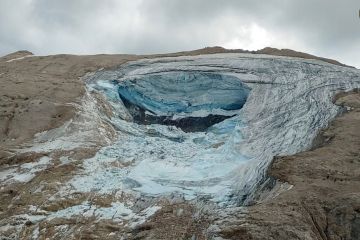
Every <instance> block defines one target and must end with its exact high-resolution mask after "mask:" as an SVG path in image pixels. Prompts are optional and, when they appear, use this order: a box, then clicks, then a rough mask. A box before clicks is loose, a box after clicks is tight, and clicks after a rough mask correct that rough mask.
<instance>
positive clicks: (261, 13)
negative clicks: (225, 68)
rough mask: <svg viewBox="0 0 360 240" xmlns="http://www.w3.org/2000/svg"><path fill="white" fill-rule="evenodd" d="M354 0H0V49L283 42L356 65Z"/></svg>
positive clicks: (148, 48) (358, 37) (358, 31)
mask: <svg viewBox="0 0 360 240" xmlns="http://www.w3.org/2000/svg"><path fill="white" fill-rule="evenodd" d="M359 8H360V3H359V1H358V0H347V1H338V0H303V1H298V0H272V1H254V0H227V1H217V0H172V1H169V0H128V1H119V0H102V1H96V0H77V1H73V0H62V1H55V0H19V1H13V0H2V1H0V54H1V55H2V54H5V53H8V52H12V51H16V50H19V49H27V50H30V51H33V52H34V53H36V54H54V53H74V54H93V53H138V54H139V53H163V52H173V51H180V50H191V49H197V48H202V47H205V46H213V45H222V46H225V47H228V48H244V49H251V50H254V49H259V48H263V47H266V46H273V47H278V48H291V49H295V50H299V51H305V52H309V53H313V54H316V55H320V56H324V57H330V58H334V59H337V60H340V61H342V62H344V63H346V64H350V65H355V66H357V67H360V57H358V56H357V55H358V54H356V53H359V52H360V18H359V17H358V10H359Z"/></svg>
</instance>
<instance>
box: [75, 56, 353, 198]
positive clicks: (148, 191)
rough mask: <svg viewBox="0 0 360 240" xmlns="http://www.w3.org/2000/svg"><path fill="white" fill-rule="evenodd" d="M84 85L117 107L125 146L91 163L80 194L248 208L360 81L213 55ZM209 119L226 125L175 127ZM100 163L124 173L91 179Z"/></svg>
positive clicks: (127, 70) (293, 65)
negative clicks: (276, 161)
mask: <svg viewBox="0 0 360 240" xmlns="http://www.w3.org/2000/svg"><path fill="white" fill-rule="evenodd" d="M87 83H88V86H89V88H90V89H91V90H94V91H99V92H102V93H104V94H105V95H106V96H107V98H108V100H109V102H110V103H111V105H112V106H113V109H114V113H115V114H116V117H114V118H113V119H111V121H112V123H113V125H114V126H116V128H117V131H118V135H119V138H118V140H117V141H116V142H115V143H114V144H113V145H111V146H109V147H106V148H103V149H102V150H101V151H100V152H99V153H98V154H97V155H96V156H95V158H93V159H90V160H89V161H88V163H87V164H88V165H87V168H88V171H90V172H91V171H93V174H96V175H97V177H92V178H88V179H87V178H84V179H77V180H76V181H74V186H75V187H76V186H77V187H78V188H79V189H83V190H84V189H85V190H86V189H87V188H89V190H90V189H93V188H94V186H95V187H97V188H99V189H101V190H102V191H111V190H112V189H114V188H121V189H124V190H127V191H135V192H140V193H141V194H145V195H152V196H153V195H166V194H172V193H179V194H183V195H184V197H185V198H188V199H191V198H195V197H199V196H207V197H209V198H211V199H214V200H216V201H229V200H234V201H236V202H244V201H246V199H248V198H249V196H250V195H251V193H252V192H253V191H254V188H255V187H256V186H258V184H259V183H261V182H262V181H263V179H264V175H265V170H266V168H267V166H268V164H269V163H270V161H271V159H272V158H273V157H274V156H275V155H288V154H294V153H296V152H299V151H303V150H306V149H308V148H309V147H311V144H312V141H313V139H314V137H315V136H316V134H317V132H318V130H319V129H321V128H324V127H326V125H327V124H328V122H329V120H331V119H332V118H334V117H335V116H336V114H338V113H339V111H340V110H341V108H340V107H338V106H335V105H334V104H333V103H332V98H333V96H334V94H335V93H336V92H339V91H347V90H351V89H353V88H359V87H360V72H359V70H357V69H351V68H346V67H341V66H336V65H331V64H328V63H323V62H320V61H316V60H304V59H297V58H286V57H274V56H265V55H251V54H214V55H202V56H191V57H190V56H187V57H176V58H158V59H151V60H140V61H135V62H130V63H128V64H125V65H122V66H121V67H120V68H119V69H116V70H111V71H99V72H97V73H96V74H94V75H93V76H92V77H91V78H89V79H88V80H87ZM209 116H218V117H219V116H221V118H218V119H217V120H218V121H214V122H212V123H211V124H207V125H204V127H203V128H201V129H197V130H198V131H183V130H184V129H182V125H181V124H180V125H179V124H177V123H179V121H180V120H179V119H192V120H193V118H196V119H197V120H199V119H202V120H201V121H200V122H199V121H192V120H191V121H190V120H187V121H185V122H186V124H187V125H194V124H195V125H199V124H203V123H204V121H203V120H204V119H206V121H205V122H207V120H208V119H209V118H208V117H209ZM136 119H138V121H135V120H136ZM139 119H140V120H141V121H140V120H139ZM154 119H155V120H154ZM174 121H175V122H174ZM183 121H184V120H183ZM167 123H171V124H167ZM168 125H173V126H168ZM99 161H103V162H104V161H105V162H106V161H119V162H121V164H122V165H123V166H125V165H126V167H122V168H119V169H118V170H117V171H115V172H112V173H109V172H108V171H106V168H103V169H101V168H100V169H99V168H97V169H96V171H95V170H94V169H92V167H91V166H93V164H97V163H98V162H99Z"/></svg>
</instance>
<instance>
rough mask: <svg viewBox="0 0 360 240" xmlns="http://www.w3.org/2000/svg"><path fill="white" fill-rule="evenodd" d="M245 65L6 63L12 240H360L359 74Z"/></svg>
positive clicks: (215, 57)
mask: <svg viewBox="0 0 360 240" xmlns="http://www.w3.org/2000/svg"><path fill="white" fill-rule="evenodd" d="M261 51H262V52H261ZM269 51H270V52H269ZM219 52H221V54H219ZM239 52H243V51H242V50H225V49H222V48H218V47H217V48H205V49H202V50H197V51H193V52H182V53H175V54H169V55H153V56H134V55H96V56H72V55H55V56H45V57H38V56H33V55H32V54H31V53H29V52H26V51H22V52H17V53H15V54H11V55H8V56H5V57H3V58H0V84H1V89H2V90H1V103H2V104H1V126H0V127H1V129H2V131H1V135H0V137H1V142H2V144H1V149H0V151H1V156H0V157H1V168H0V185H1V206H0V207H1V209H0V210H1V213H0V214H1V221H0V232H1V234H2V235H1V236H4V237H3V238H4V239H8V238H10V239H18V238H20V239H31V238H33V239H37V238H40V239H41V238H43V239H45V238H50V239H64V238H66V239H81V238H84V239H97V238H101V239H119V238H120V237H122V238H123V239H139V238H144V239H194V238H195V239H222V238H223V239H341V238H342V239H356V238H357V237H358V236H359V232H358V229H359V226H358V225H359V224H358V223H359V216H358V205H359V202H358V201H357V199H359V198H358V197H357V195H358V194H359V189H358V187H357V186H358V184H357V183H358V182H357V181H358V180H359V179H358V175H359V173H358V171H357V169H358V166H357V164H358V162H359V161H358V160H359V152H360V151H359V150H360V149H359V139H358V138H359V136H360V133H359V131H358V130H359V129H360V128H359V126H358V122H359V121H358V120H359V119H358V117H359V116H358V107H359V106H358V104H359V94H358V93H357V92H351V93H349V94H346V95H337V96H339V97H338V99H337V100H336V103H337V104H338V105H341V106H338V105H334V104H333V98H334V96H335V95H336V94H337V93H340V92H344V91H351V90H353V89H356V88H359V86H360V72H359V70H357V69H353V68H349V67H345V66H339V65H341V64H339V63H337V62H335V61H332V60H326V59H321V58H317V57H314V56H311V55H307V54H303V53H297V52H295V51H289V50H276V49H270V48H266V49H264V50H260V51H259V52H258V53H257V54H254V53H252V54H249V53H239ZM264 52H265V53H272V54H274V55H283V54H288V55H290V56H297V55H299V56H300V57H303V59H300V58H292V57H281V56H280V57H279V56H270V55H262V54H259V53H264ZM203 53H206V54H207V55H199V54H203ZM209 53H213V54H211V55H209ZM184 55H187V56H184ZM304 58H315V59H310V60H309V59H304ZM319 59H320V60H323V61H320V60H319ZM128 61H130V62H128ZM324 61H326V62H329V63H326V62H324ZM332 63H335V64H338V65H334V64H332ZM103 68H105V69H103ZM344 111H347V112H346V113H344ZM339 114H344V115H343V116H341V117H339V118H338V119H337V120H335V121H334V122H333V123H332V125H331V126H330V127H329V128H328V129H327V130H326V131H324V132H320V130H321V129H323V128H325V127H327V126H328V123H329V122H330V121H331V120H332V119H334V118H335V117H336V116H338V115H339ZM311 148H313V150H310V149H311ZM305 150H310V151H308V152H303V153H301V152H302V151H305ZM299 152H300V153H299ZM291 154H295V155H292V156H290V157H287V156H286V155H291ZM273 157H274V159H275V160H274V161H273V163H272V164H271V160H272V159H273ZM270 164H271V165H270ZM268 166H270V167H268Z"/></svg>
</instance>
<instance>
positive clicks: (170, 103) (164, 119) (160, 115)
mask: <svg viewBox="0 0 360 240" xmlns="http://www.w3.org/2000/svg"><path fill="white" fill-rule="evenodd" d="M117 87H118V92H119V96H120V98H121V100H122V101H123V103H124V104H125V106H126V107H127V109H128V110H129V112H130V114H131V115H132V117H133V119H134V121H135V122H138V123H142V124H155V123H158V124H165V125H174V126H177V127H180V128H181V129H183V130H184V131H186V132H190V131H203V130H206V129H207V128H208V127H210V126H211V125H214V124H215V123H218V122H221V121H223V120H225V119H226V118H228V117H230V116H233V115H235V111H231V110H238V109H240V108H241V107H242V106H243V105H244V104H245V101H246V98H247V96H248V94H249V88H248V87H246V86H245V85H244V84H242V83H241V81H239V79H237V78H236V77H233V76H226V75H220V74H213V73H197V72H172V73H163V74H153V75H146V76H142V77H139V78H134V79H131V80H130V79H128V80H126V81H120V82H118V83H117Z"/></svg>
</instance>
